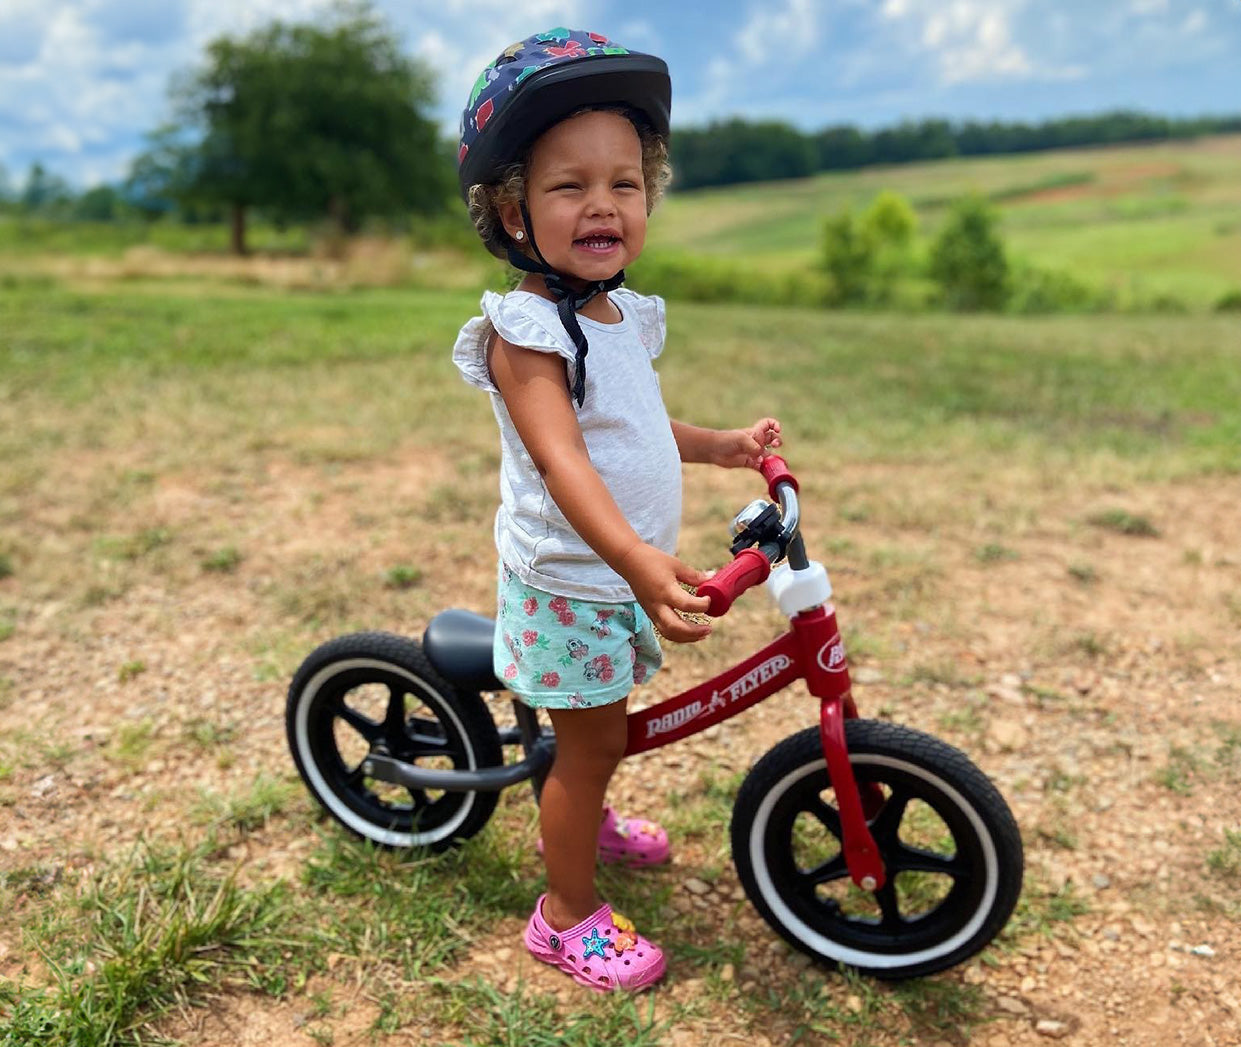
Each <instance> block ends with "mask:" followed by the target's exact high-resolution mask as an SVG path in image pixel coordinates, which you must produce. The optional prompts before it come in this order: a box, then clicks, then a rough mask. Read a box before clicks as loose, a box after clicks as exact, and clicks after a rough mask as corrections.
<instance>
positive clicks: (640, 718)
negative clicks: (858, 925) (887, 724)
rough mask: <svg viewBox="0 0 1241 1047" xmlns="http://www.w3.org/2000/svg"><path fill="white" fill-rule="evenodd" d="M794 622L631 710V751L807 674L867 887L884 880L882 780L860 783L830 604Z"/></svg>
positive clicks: (846, 830) (690, 731) (847, 840)
mask: <svg viewBox="0 0 1241 1047" xmlns="http://www.w3.org/2000/svg"><path fill="white" fill-rule="evenodd" d="M790 624H791V625H792V628H791V629H790V630H789V632H787V633H785V634H784V635H783V636H781V637H780V638H779V639H777V640H775V641H773V642H772V643H770V644H768V645H767V646H766V647H764V648H763V649H762V650H760V651H758V652H757V653H756V654H753V655H751V656H750V657H749V658H747V659H746V660H745V661H743V662H739V663H738V664H737V665H734V666H733V667H732V668H730V669H727V670H725V671H724V672H722V673H720V674H719V675H718V676H715V677H713V678H712V679H710V680H707V681H705V682H704V683H700V684H698V685H696V686H694V687H691V688H690V689H689V690H687V691H682V692H681V693H680V694H677V695H673V696H672V697H670V698H665V699H664V700H663V701H661V702H658V703H656V704H655V705H652V706H650V707H649V708H646V709H640V710H638V711H637V712H632V713H630V714H629V717H628V728H629V741H628V745H627V746H626V749H625V755H626V756H634V755H637V754H638V753H644V752H649V751H651V750H652V749H659V748H662V747H663V746H665V745H671V744H672V743H673V742H679V741H681V740H682V739H685V738H689V737H692V736H693V735H695V734H698V733H699V732H701V731H705V730H706V729H707V728H708V727H714V726H715V725H716V724H718V723H723V722H724V721H725V720H728V719H731V718H732V717H733V716H736V715H737V714H738V713H740V712H744V711H745V710H746V709H749V708H750V707H751V706H754V705H757V704H758V703H759V702H762V701H764V700H765V699H767V698H770V697H771V696H772V695H773V694H775V693H776V692H777V691H781V690H783V689H784V688H785V687H787V686H788V685H789V684H791V683H794V682H795V681H797V680H803V679H804V680H805V681H806V686H807V688H808V689H809V691H810V693H811V694H812V695H814V696H815V697H816V698H818V699H819V737H820V739H821V741H822V743H823V755H824V757H825V759H826V760H827V770H828V776H829V778H830V780H831V782H832V787H833V788H834V790H835V792H836V802H837V804H838V806H839V809H840V821H841V830H842V835H843V850H844V856H845V862H846V864H847V866H848V868H849V875H850V877H851V878H852V880H853V882H854V883H855V884H857V885H858V886H859V887H860V888H862V889H863V890H866V891H875V890H878V889H879V888H880V887H882V886H883V885H884V882H885V874H884V867H883V861H882V859H881V858H880V856H879V849H878V847H876V846H875V841H874V838H873V837H872V836H871V833H870V829H869V827H868V825H867V821H868V815H869V817H874V816H875V814H877V813H878V809H879V807H880V806H881V805H882V803H883V795H882V793H881V792H880V791H879V789H878V787H877V786H874V785H869V786H867V787H865V788H862V789H859V787H858V783H857V780H856V778H855V777H854V775H853V766H852V764H851V763H850V762H849V750H848V747H847V745H846V743H845V721H846V720H851V719H854V718H856V717H857V714H858V713H857V706H856V705H855V704H854V701H853V695H852V690H851V684H850V681H849V668H848V663H847V660H846V658H845V646H844V642H843V641H842V640H841V638H840V630H839V628H837V625H836V610H835V608H834V607H832V606H831V605H830V604H829V605H826V606H823V607H818V608H815V609H813V610H809V611H803V612H802V613H801V614H798V615H795V616H794V617H793V618H792V619H791V623H790Z"/></svg>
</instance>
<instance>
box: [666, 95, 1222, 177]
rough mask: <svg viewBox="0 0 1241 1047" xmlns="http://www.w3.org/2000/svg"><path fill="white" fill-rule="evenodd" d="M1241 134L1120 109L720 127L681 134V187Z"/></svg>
mask: <svg viewBox="0 0 1241 1047" xmlns="http://www.w3.org/2000/svg"><path fill="white" fill-rule="evenodd" d="M1230 131H1241V114H1235V115H1224V116H1198V117H1170V116H1156V115H1154V114H1151V113H1143V112H1137V111H1134V110H1127V109H1118V110H1113V111H1110V112H1103V113H1097V114H1093V115H1086V116H1080V115H1079V116H1064V117H1057V118H1054V119H1049V120H1043V121H1040V122H1038V123H1025V122H1021V121H1012V122H1010V121H1004V120H988V121H982V120H963V121H951V120H945V119H940V118H935V117H928V118H926V119H922V120H905V121H902V122H901V123H899V124H896V125H895V126H892V127H883V128H879V129H877V130H873V131H866V130H862V129H860V128H858V127H855V126H852V125H849V124H840V125H836V126H833V127H825V128H823V129H822V130H820V131H811V132H803V131H799V130H798V129H797V128H795V127H793V126H792V125H791V124H789V123H786V122H783V121H778V120H769V121H749V120H742V119H730V120H720V121H716V122H714V123H711V124H709V125H708V126H706V127H702V128H677V129H676V130H675V131H674V132H673V136H672V163H673V166H674V170H675V172H676V180H675V183H674V188H675V189H679V190H687V189H700V188H704V187H707V186H720V185H736V184H738V183H743V182H770V181H777V180H780V179H785V178H805V177H808V176H810V175H814V174H818V173H819V172H822V171H846V170H854V169H856V168H859V167H871V166H875V165H879V164H903V163H915V162H918V161H924V160H944V159H950V158H952V157H955V156H990V155H997V154H1003V153H1029V152H1041V151H1046V150H1049V149H1068V148H1075V147H1080V146H1097V145H1114V144H1119V143H1123V142H1143V141H1159V140H1167V139H1176V138H1195V137H1199V136H1201V135H1208V134H1223V133H1227V132H1230Z"/></svg>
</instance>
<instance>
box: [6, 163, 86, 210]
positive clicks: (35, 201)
mask: <svg viewBox="0 0 1241 1047" xmlns="http://www.w3.org/2000/svg"><path fill="white" fill-rule="evenodd" d="M72 199H73V192H72V190H71V189H70V188H69V183H68V182H66V181H65V180H64V179H63V178H61V177H60V175H56V174H52V172H51V171H49V170H48V169H47V168H45V167H44V166H43V165H42V164H40V163H35V164H32V165H31V167H30V174H28V175H27V176H26V184H25V185H24V186H23V187H22V191H21V193H20V194H19V195H18V198H17V202H18V204H19V205H20V207H21V209H22V210H23V211H25V212H27V213H28V214H36V213H40V212H42V213H48V212H51V211H59V210H63V209H64V208H65V207H66V206H68V204H69V202H70V201H71V200H72Z"/></svg>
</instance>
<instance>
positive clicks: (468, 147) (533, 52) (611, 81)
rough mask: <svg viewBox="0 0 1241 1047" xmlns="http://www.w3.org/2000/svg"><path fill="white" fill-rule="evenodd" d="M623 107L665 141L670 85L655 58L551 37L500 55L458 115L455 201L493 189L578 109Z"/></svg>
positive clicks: (577, 37) (571, 35) (566, 35)
mask: <svg viewBox="0 0 1241 1047" xmlns="http://www.w3.org/2000/svg"><path fill="white" fill-rule="evenodd" d="M601 105H621V106H625V107H626V108H629V109H632V110H634V111H636V112H638V113H640V114H642V116H643V117H644V118H645V119H646V120H647V122H648V123H649V124H650V126H651V127H652V129H653V130H654V131H655V133H656V134H658V135H661V136H663V137H667V135H668V115H669V112H670V110H671V108H672V82H671V80H670V79H669V77H668V66H667V65H665V64H664V61H663V59H661V58H656V57H655V56H654V55H647V54H642V53H641V52H638V51H630V50H627V49H626V48H624V47H621V46H620V45H619V44H616V43H613V42H612V41H611V40H609V39H608V38H607V37H605V36H602V35H600V34H599V33H588V32H583V31H580V30H574V29H552V30H549V31H548V32H546V33H538V34H536V35H535V36H531V37H527V38H526V39H525V40H521V41H519V42H517V43H515V44H512V45H510V46H509V47H506V48H505V49H504V51H503V52H501V54H500V55H498V56H497V58H496V60H495V61H494V62H492V63H491V65H489V66H487V68H486V69H484V70H483V71H482V73H481V74H480V75H479V77H478V80H477V81H475V83H474V89H473V91H471V92H470V100H469V103H468V104H467V105H466V107H465V112H464V113H462V115H461V142H460V145H459V147H458V149H457V174H458V177H459V180H460V183H461V195H462V196H463V197H465V198H466V199H467V200H468V198H469V193H470V186H472V185H478V184H480V183H487V182H494V181H495V180H496V179H497V178H499V177H500V175H501V173H502V172H503V170H504V168H505V167H507V166H508V165H509V164H511V163H514V162H515V161H517V160H520V159H521V157H522V155H523V153H524V152H525V151H526V149H527V148H528V147H529V146H530V144H531V143H532V142H533V141H534V140H535V139H536V138H538V137H539V135H541V134H542V133H543V132H544V131H546V130H547V129H548V128H549V127H551V126H552V125H553V124H556V123H559V122H560V121H561V120H563V119H564V118H565V117H567V116H568V115H569V114H570V113H573V112H575V111H576V110H578V109H584V108H589V107H591V106H601Z"/></svg>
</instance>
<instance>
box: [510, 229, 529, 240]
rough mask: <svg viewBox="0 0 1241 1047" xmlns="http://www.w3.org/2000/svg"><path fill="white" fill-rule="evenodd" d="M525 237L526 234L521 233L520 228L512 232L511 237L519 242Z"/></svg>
mask: <svg viewBox="0 0 1241 1047" xmlns="http://www.w3.org/2000/svg"><path fill="white" fill-rule="evenodd" d="M525 238H526V234H525V233H523V232H522V231H521V230H520V229H518V230H517V232H515V233H514V234H513V239H514V240H517V241H519V242H520V241H522V240H524V239H525Z"/></svg>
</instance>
